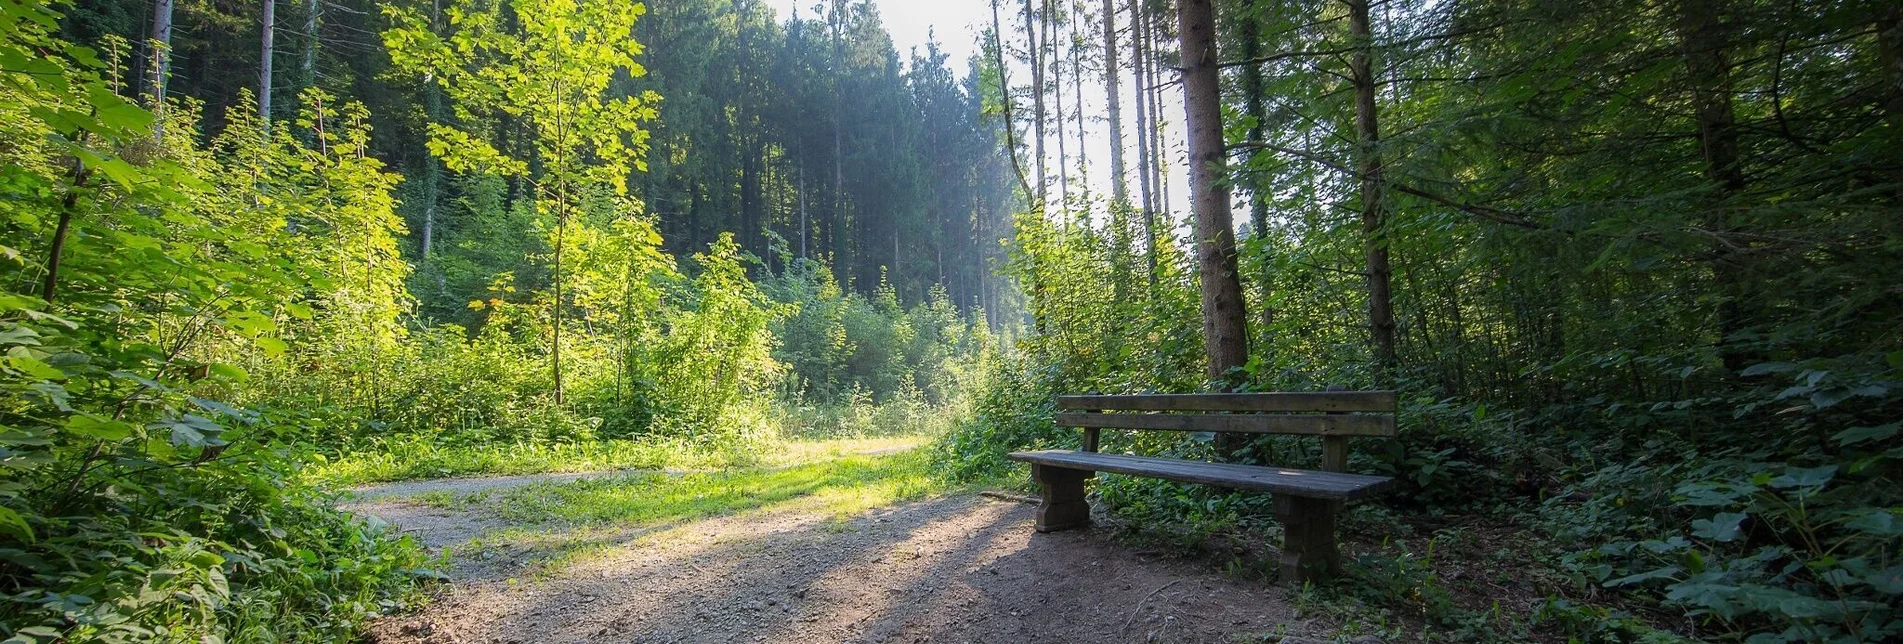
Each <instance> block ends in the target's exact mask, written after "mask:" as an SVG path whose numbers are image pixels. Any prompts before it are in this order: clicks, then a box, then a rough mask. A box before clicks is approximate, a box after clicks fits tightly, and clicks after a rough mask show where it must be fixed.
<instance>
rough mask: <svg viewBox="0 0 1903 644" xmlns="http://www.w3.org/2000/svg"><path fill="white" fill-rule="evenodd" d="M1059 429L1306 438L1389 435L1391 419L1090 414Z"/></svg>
mask: <svg viewBox="0 0 1903 644" xmlns="http://www.w3.org/2000/svg"><path fill="white" fill-rule="evenodd" d="M1056 420H1057V424H1058V425H1059V426H1062V427H1100V428H1107V429H1161V430H1169V431H1178V432H1234V433H1239V434H1305V435H1310V436H1393V435H1394V417H1393V416H1356V415H1347V414H1342V415H1326V416H1324V415H1319V414H1312V415H1305V416H1304V415H1267V414H1090V413H1083V412H1065V413H1061V414H1058V415H1057V418H1056Z"/></svg>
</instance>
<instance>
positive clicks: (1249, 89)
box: [1241, 0, 1275, 346]
mask: <svg viewBox="0 0 1903 644" xmlns="http://www.w3.org/2000/svg"><path fill="white" fill-rule="evenodd" d="M1256 7H1257V4H1256V2H1255V0H1250V2H1249V3H1248V6H1247V7H1245V8H1244V9H1243V15H1242V17H1241V21H1242V58H1243V59H1244V60H1254V59H1255V58H1256V57H1258V56H1261V55H1262V22H1261V18H1260V17H1258V16H1256V15H1255V10H1256ZM1262 93H1263V87H1262V66H1261V65H1246V66H1244V67H1243V68H1242V94H1243V96H1242V100H1243V106H1244V107H1245V108H1246V109H1247V110H1248V113H1249V118H1250V119H1251V120H1253V121H1254V124H1253V125H1251V126H1250V127H1249V140H1250V141H1261V140H1263V133H1264V132H1265V131H1266V130H1267V122H1268V120H1269V112H1268V109H1267V107H1266V106H1265V105H1263V102H1262ZM1249 228H1250V234H1252V235H1255V237H1256V238H1257V239H1263V240H1265V239H1267V237H1268V231H1269V195H1268V190H1267V189H1266V188H1265V187H1264V186H1262V185H1261V183H1260V180H1259V177H1257V176H1256V174H1255V173H1250V174H1249ZM1258 246H1260V247H1261V248H1262V252H1263V253H1265V254H1266V253H1267V252H1268V245H1267V244H1266V243H1260V244H1258ZM1261 264H1262V271H1261V273H1262V274H1261V275H1259V276H1257V281H1258V282H1259V283H1260V285H1261V288H1262V308H1261V311H1260V313H1259V319H1258V322H1257V324H1258V325H1259V331H1258V332H1260V333H1267V332H1268V330H1269V325H1270V324H1271V323H1273V322H1274V321H1275V308H1274V307H1273V306H1270V296H1271V294H1272V293H1273V291H1272V290H1271V280H1272V278H1273V276H1272V275H1270V274H1269V262H1268V258H1267V257H1263V258H1261ZM1263 339H1264V340H1265V341H1269V340H1271V339H1270V338H1266V337H1265V338H1263ZM1269 346H1273V343H1272V342H1271V343H1270V345H1269Z"/></svg>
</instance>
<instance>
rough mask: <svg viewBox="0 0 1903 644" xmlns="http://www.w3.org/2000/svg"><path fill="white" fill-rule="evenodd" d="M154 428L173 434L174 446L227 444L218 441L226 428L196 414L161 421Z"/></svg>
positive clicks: (154, 424) (153, 425)
mask: <svg viewBox="0 0 1903 644" xmlns="http://www.w3.org/2000/svg"><path fill="white" fill-rule="evenodd" d="M152 427H153V428H154V429H164V430H169V431H170V432H171V433H172V444H173V445H178V446H180V447H213V446H217V445H224V444H225V442H224V441H223V440H220V439H218V435H219V434H221V433H224V431H225V428H224V427H221V426H219V425H218V423H214V422H211V420H210V419H207V418H205V417H203V416H199V415H196V414H185V415H184V416H181V417H178V418H174V419H167V420H161V421H159V422H156V423H153V424H152Z"/></svg>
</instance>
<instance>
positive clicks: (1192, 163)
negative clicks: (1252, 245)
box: [1176, 0, 1249, 384]
mask: <svg viewBox="0 0 1903 644" xmlns="http://www.w3.org/2000/svg"><path fill="white" fill-rule="evenodd" d="M1176 17H1177V23H1178V32H1179V36H1180V38H1181V42H1182V55H1183V60H1182V69H1183V72H1182V79H1183V115H1184V121H1183V122H1184V125H1185V127H1187V128H1188V130H1189V186H1190V195H1191V203H1192V205H1193V208H1194V210H1195V215H1196V261H1197V268H1198V272H1199V273H1200V275H1199V277H1200V279H1201V283H1202V296H1203V297H1202V300H1203V336H1204V338H1205V339H1206V340H1207V341H1208V345H1207V348H1208V353H1209V377H1210V378H1211V379H1212V380H1230V379H1231V378H1232V374H1231V370H1233V369H1236V368H1238V367H1241V366H1242V365H1243V364H1244V363H1246V362H1248V360H1249V335H1248V332H1247V331H1248V323H1247V322H1246V321H1245V319H1244V317H1243V310H1242V282H1241V280H1240V279H1239V278H1238V276H1237V275H1236V237H1235V230H1234V227H1233V222H1232V221H1231V218H1230V212H1229V191H1228V189H1227V188H1226V187H1225V186H1226V185H1227V184H1228V172H1227V170H1226V168H1227V164H1226V163H1225V161H1226V160H1227V158H1228V155H1227V154H1226V153H1225V151H1224V149H1223V138H1222V87H1221V81H1220V79H1219V78H1218V73H1217V72H1218V69H1217V64H1218V61H1217V58H1216V17H1215V11H1214V9H1213V7H1212V6H1211V0H1178V2H1177V3H1176ZM1229 384H1236V383H1234V382H1230V383H1229Z"/></svg>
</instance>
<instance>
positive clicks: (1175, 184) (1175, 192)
mask: <svg viewBox="0 0 1903 644" xmlns="http://www.w3.org/2000/svg"><path fill="white" fill-rule="evenodd" d="M1056 1H1057V2H1072V1H1073V0H1056ZM1075 1H1077V2H1080V3H1082V4H1084V5H1087V6H1086V8H1087V9H1088V10H1090V11H1091V12H1093V13H1094V12H1095V11H1097V10H1100V9H1101V8H1102V5H1103V3H1102V1H1101V0H1075ZM1003 2H1004V4H1003V6H1002V7H1000V18H1002V19H1003V20H1004V23H1005V24H1004V29H1005V31H1007V32H1011V33H1008V34H1006V39H1007V42H1009V41H1014V40H1015V41H1022V40H1023V38H1024V34H1023V32H1022V25H1019V26H1017V27H1013V25H1014V24H1015V22H1014V20H1013V19H1014V18H1018V19H1021V17H1022V11H1023V8H1022V7H1023V3H1022V2H1020V1H1019V0H1003ZM766 4H767V5H768V6H770V7H772V8H773V10H774V12H775V15H776V17H777V19H778V20H779V21H780V22H785V21H786V19H787V17H788V16H790V15H792V13H793V9H794V7H795V5H797V6H798V7H799V13H800V16H801V17H805V18H811V17H813V16H815V15H818V12H817V11H815V9H816V8H818V7H819V6H820V4H819V3H816V2H814V0H766ZM873 4H874V5H877V6H878V7H879V16H880V19H881V20H882V21H883V22H884V23H885V29H886V31H887V32H889V33H891V34H892V43H893V45H894V46H895V47H897V48H898V51H899V61H900V62H901V63H903V64H909V63H910V62H911V59H912V57H911V52H912V50H913V49H914V48H916V49H917V50H918V51H919V53H920V54H923V53H924V51H925V44H926V42H927V41H928V40H930V39H932V38H933V37H934V36H936V38H937V40H938V47H939V50H941V51H943V52H945V54H946V55H947V56H950V57H951V60H950V61H949V62H948V64H949V65H950V66H951V69H952V72H953V73H956V74H959V75H961V76H962V75H963V74H964V73H965V71H966V70H967V69H968V68H969V67H968V65H969V63H970V60H971V58H972V57H973V56H980V55H983V53H982V52H980V51H979V45H978V39H979V36H980V34H982V33H983V31H984V30H985V29H989V28H990V27H991V0H873ZM1117 4H1119V5H1123V4H1126V3H1124V2H1118V3H1117ZM1012 7H1016V8H1017V9H1016V10H1015V12H1014V11H1013V9H1012ZM1117 23H1118V24H1117V26H1118V28H1119V30H1127V29H1128V28H1129V16H1128V15H1127V14H1124V15H1119V16H1118V18H1117ZM1101 24H1102V23H1097V24H1096V25H1094V26H1091V27H1088V29H1090V33H1086V34H1082V35H1083V38H1084V40H1085V41H1087V42H1090V43H1093V44H1095V46H1096V47H1097V51H1094V52H1091V54H1090V56H1091V57H1093V58H1100V57H1101V56H1102V55H1103V52H1102V48H1103V33H1102V30H1103V27H1102V26H1101ZM1079 28H1080V29H1082V28H1085V27H1083V26H1081V25H1080V26H1079ZM1129 43H1130V38H1129V35H1128V34H1127V33H1125V34H1124V35H1122V36H1120V37H1119V38H1118V47H1119V48H1120V49H1122V50H1123V51H1120V52H1118V62H1119V63H1122V64H1124V65H1128V64H1129V62H1130V52H1129ZM1018 46H1020V47H1022V46H1023V45H1022V43H1019V44H1018ZM1102 64H1103V63H1102V62H1101V61H1096V62H1087V63H1086V65H1087V66H1091V67H1093V68H1092V69H1089V70H1088V72H1087V74H1086V75H1085V76H1084V78H1083V82H1084V87H1083V93H1084V108H1085V109H1084V131H1085V133H1086V134H1088V135H1089V136H1088V145H1086V146H1085V149H1084V152H1087V153H1088V156H1089V158H1090V168H1089V171H1090V191H1091V194H1092V196H1093V197H1094V198H1099V199H1101V198H1102V197H1103V196H1107V195H1108V194H1109V193H1110V126H1109V124H1108V123H1106V118H1107V115H1108V114H1109V107H1107V99H1106V98H1105V96H1104V92H1103V72H1102V70H1101V69H1099V68H1100V67H1101V66H1102ZM1173 74H1174V73H1173V72H1171V71H1170V70H1164V77H1163V82H1165V83H1169V82H1172V81H1174V80H1175V79H1174V78H1173V77H1172V76H1173ZM1030 78H1031V70H1030V68H1029V67H1027V66H1024V65H1022V64H1017V63H1013V65H1012V69H1011V83H1012V84H1013V85H1016V86H1020V87H1022V86H1024V85H1025V84H1026V83H1028V82H1030V80H1029V79H1030ZM1118 79H1119V82H1120V84H1121V87H1122V89H1121V91H1120V92H1119V94H1121V98H1122V102H1123V105H1122V108H1123V118H1124V121H1125V122H1124V128H1123V129H1124V148H1123V149H1124V158H1125V160H1126V163H1127V164H1128V165H1129V173H1130V182H1129V183H1130V196H1131V198H1132V199H1135V198H1136V193H1137V181H1136V152H1137V150H1136V138H1135V132H1134V129H1133V128H1134V124H1135V120H1136V118H1135V115H1136V107H1135V106H1136V103H1134V102H1133V101H1132V99H1131V97H1132V96H1135V94H1136V91H1135V83H1134V82H1133V80H1132V79H1131V78H1130V72H1129V70H1128V69H1125V70H1124V71H1123V72H1121V73H1119V74H1118ZM1178 87H1179V86H1176V85H1171V86H1170V87H1169V88H1166V89H1164V90H1163V93H1162V100H1163V110H1162V112H1163V118H1164V119H1166V120H1167V123H1165V126H1164V131H1163V142H1164V150H1165V152H1166V153H1167V155H1168V161H1167V162H1168V165H1167V166H1165V167H1166V169H1167V171H1168V172H1169V175H1170V176H1169V193H1170V203H1169V209H1170V211H1171V212H1172V213H1174V216H1173V217H1172V222H1173V223H1174V224H1175V225H1174V226H1172V228H1175V229H1178V230H1182V229H1184V226H1183V224H1184V223H1185V222H1184V218H1185V217H1188V213H1189V183H1188V179H1187V176H1188V175H1187V172H1188V168H1187V167H1186V165H1185V160H1184V159H1185V152H1184V150H1183V147H1182V146H1183V140H1184V136H1183V131H1182V121H1183V96H1182V91H1181V90H1180V89H1179V88H1178ZM1075 96H1076V95H1075V94H1074V93H1073V86H1072V84H1071V80H1070V69H1068V68H1066V69H1065V70H1064V116H1065V119H1064V120H1065V126H1064V127H1065V128H1067V129H1066V130H1065V131H1066V133H1067V134H1068V136H1069V138H1070V139H1075V138H1076V132H1077V121H1076V118H1077V117H1076V116H1075V112H1073V111H1072V110H1074V109H1075V108H1076V105H1075V102H1076V99H1075ZM1046 101H1047V105H1046V107H1047V108H1049V107H1050V106H1051V104H1050V103H1049V99H1046ZM1017 103H1018V104H1016V105H1013V106H1012V107H1013V108H1014V109H1015V110H1016V114H1014V116H1015V117H1016V118H1017V120H1018V124H1019V130H1020V134H1021V135H1028V130H1029V129H1030V126H1029V123H1030V116H1031V108H1030V105H1029V104H1028V103H1027V102H1026V101H1017ZM1052 116H1053V118H1054V115H1052ZM1047 135H1048V139H1047V140H1046V141H1045V144H1044V145H1045V153H1046V154H1047V155H1049V157H1050V163H1051V164H1052V165H1051V167H1049V168H1048V169H1047V170H1046V172H1047V173H1048V175H1049V177H1050V181H1051V184H1052V185H1051V188H1050V196H1051V199H1052V200H1053V202H1055V200H1056V199H1057V198H1058V194H1059V191H1058V189H1057V187H1056V184H1057V177H1058V170H1057V168H1056V166H1055V164H1056V163H1057V134H1056V131H1055V130H1051V131H1049V132H1047ZM1019 142H1020V144H1022V145H1023V146H1024V148H1025V149H1024V154H1025V155H1026V157H1027V158H1025V159H1024V160H1025V162H1026V166H1025V171H1026V172H1033V170H1032V169H1031V167H1032V166H1030V165H1029V164H1030V163H1031V162H1032V159H1029V158H1028V157H1029V154H1030V150H1031V145H1030V143H1029V142H1026V141H1024V139H1023V138H1022V136H1021V137H1020V138H1019ZM1069 146H1070V147H1071V150H1070V154H1071V160H1070V164H1071V170H1070V172H1071V174H1072V175H1073V176H1072V180H1073V181H1075V180H1076V177H1075V176H1074V175H1075V174H1076V173H1077V168H1076V164H1077V154H1078V151H1077V149H1076V147H1077V142H1076V141H1075V140H1071V141H1070V142H1069ZM1032 180H1033V181H1035V180H1036V177H1032ZM1245 219H1246V217H1237V218H1236V222H1237V223H1238V224H1240V223H1242V221H1243V220H1245Z"/></svg>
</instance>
